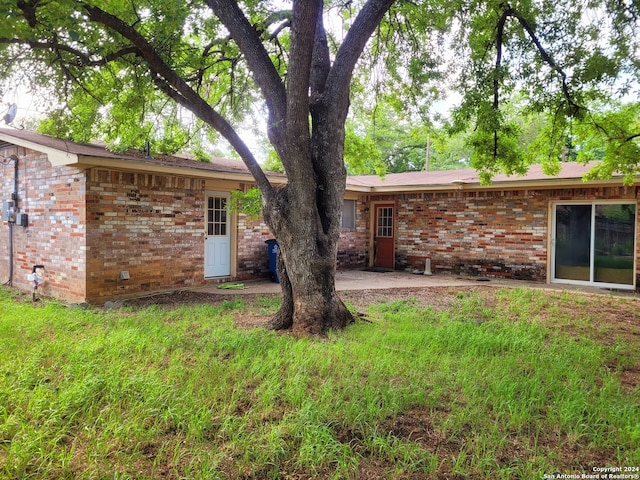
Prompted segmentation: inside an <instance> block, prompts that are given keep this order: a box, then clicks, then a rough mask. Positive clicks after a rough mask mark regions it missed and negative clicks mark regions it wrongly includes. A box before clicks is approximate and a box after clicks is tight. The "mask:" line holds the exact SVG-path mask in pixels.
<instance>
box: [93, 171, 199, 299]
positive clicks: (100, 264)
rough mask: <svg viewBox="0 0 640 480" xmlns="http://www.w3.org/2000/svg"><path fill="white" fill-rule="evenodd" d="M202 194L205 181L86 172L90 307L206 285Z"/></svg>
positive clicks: (156, 175) (125, 173) (152, 175)
mask: <svg viewBox="0 0 640 480" xmlns="http://www.w3.org/2000/svg"><path fill="white" fill-rule="evenodd" d="M204 195H205V182H204V180H202V179H192V178H183V177H174V176H170V175H159V174H146V173H131V172H120V171H114V170H106V169H98V168H94V169H91V170H88V171H87V221H88V223H89V224H90V228H89V231H88V235H87V244H88V251H87V271H88V272H89V273H88V275H87V298H88V300H89V301H90V302H101V301H104V300H106V299H109V298H112V297H115V296H121V295H134V294H140V293H144V292H154V291H160V290H167V289H172V288H182V287H190V286H196V285H203V284H205V283H206V281H205V279H204V229H203V228H204V227H203V222H204V220H203V218H204V213H203V211H204ZM123 271H127V272H129V279H128V280H122V279H121V278H120V273H121V272H123Z"/></svg>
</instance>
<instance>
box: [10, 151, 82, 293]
mask: <svg viewBox="0 0 640 480" xmlns="http://www.w3.org/2000/svg"><path fill="white" fill-rule="evenodd" d="M11 154H15V155H17V156H18V157H19V158H20V160H19V164H18V167H19V174H18V179H19V182H18V196H19V200H18V206H19V207H20V209H21V210H22V211H23V212H25V213H27V214H28V215H29V226H28V227H27V228H25V227H19V226H14V228H13V232H14V238H13V244H14V275H13V285H14V286H15V287H17V288H20V289H23V290H26V291H31V290H32V284H31V283H30V282H29V281H28V280H27V275H28V274H29V273H31V271H32V269H33V266H34V265H44V267H45V270H44V274H45V275H44V278H45V284H44V285H43V287H42V288H41V290H40V291H41V293H42V294H43V295H51V296H55V297H57V298H60V299H62V300H66V301H72V302H73V301H83V300H84V284H85V276H86V265H85V259H86V229H85V216H86V212H85V204H84V198H83V197H84V192H85V181H84V174H83V173H82V172H81V171H79V170H78V169H75V168H68V167H52V166H51V164H50V163H49V161H48V160H47V157H46V155H44V154H40V153H38V152H34V151H30V150H26V151H25V150H24V149H23V148H17V147H16V148H13V149H8V150H3V156H5V157H8V156H9V155H11ZM2 174H3V175H2V184H1V185H0V198H1V199H2V200H4V199H8V198H10V196H11V192H13V164H12V163H11V164H9V165H6V166H3V171H2ZM8 276H9V227H8V224H7V222H2V223H1V227H0V280H1V281H3V282H4V281H6V279H8Z"/></svg>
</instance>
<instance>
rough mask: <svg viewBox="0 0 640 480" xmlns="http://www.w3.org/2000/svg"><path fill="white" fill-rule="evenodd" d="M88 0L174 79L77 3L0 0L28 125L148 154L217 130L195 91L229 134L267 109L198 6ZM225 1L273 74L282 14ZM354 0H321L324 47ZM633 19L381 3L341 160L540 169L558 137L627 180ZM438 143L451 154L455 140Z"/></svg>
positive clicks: (481, 0)
mask: <svg viewBox="0 0 640 480" xmlns="http://www.w3.org/2000/svg"><path fill="white" fill-rule="evenodd" d="M18 4H19V5H21V8H18ZM92 4H95V5H97V6H99V7H100V8H102V9H104V10H105V11H106V12H108V13H109V14H111V15H113V16H114V17H115V18H117V19H119V20H122V21H123V22H125V23H126V24H127V25H129V26H131V28H132V29H133V30H134V31H135V32H136V33H138V34H140V35H141V36H143V37H144V39H145V42H147V45H148V47H149V48H153V49H154V50H155V51H156V52H157V54H158V61H161V62H162V63H163V67H162V68H166V69H167V70H168V71H169V72H171V74H175V77H171V78H172V79H171V80H168V79H167V78H162V79H161V78H160V77H159V76H158V75H155V74H150V72H149V64H148V63H147V62H146V61H143V60H142V57H141V56H140V55H139V54H137V53H136V52H135V50H134V49H132V48H131V44H130V42H129V41H128V40H127V39H125V38H124V36H122V35H120V34H118V33H115V31H114V30H113V29H112V28H106V27H104V26H102V25H100V24H99V23H98V22H93V21H90V20H89V15H88V11H89V7H87V8H84V9H83V7H82V5H83V4H82V3H79V2H75V1H72V0H60V1H56V2H18V3H17V4H16V5H12V4H11V5H10V4H8V3H5V4H3V5H2V6H0V9H1V10H0V14H1V15H2V18H3V19H5V20H4V21H3V23H2V25H0V65H1V67H0V68H1V69H2V72H1V75H0V79H1V80H0V83H1V84H2V85H1V86H0V90H1V91H2V92H4V91H7V90H10V89H11V88H13V87H12V83H13V82H16V81H19V82H22V83H25V84H27V86H28V88H29V89H30V90H31V91H44V92H46V96H47V97H49V98H50V105H49V118H48V119H46V120H45V121H44V122H43V123H42V125H41V127H40V129H41V131H43V132H46V133H50V134H54V135H57V136H64V137H67V138H71V139H74V140H78V141H88V140H93V139H102V140H105V141H106V142H107V143H108V144H109V146H110V148H112V149H114V150H125V149H127V148H130V147H133V148H138V149H142V148H144V146H145V144H146V143H147V142H150V143H151V146H152V149H153V150H155V151H159V152H163V153H171V152H175V151H177V150H185V149H188V148H192V149H193V150H194V151H196V152H199V153H202V152H206V151H210V150H212V148H213V147H212V145H211V143H212V142H214V141H217V140H218V138H216V137H215V136H214V135H212V134H211V132H212V131H213V128H211V127H212V126H211V123H210V124H209V125H206V126H205V123H204V122H203V118H202V109H201V108H200V107H199V106H198V101H200V100H202V101H203V102H204V103H205V104H206V105H209V106H211V107H213V108H214V109H215V111H216V112H217V113H219V114H220V115H221V117H222V118H224V119H225V120H226V121H227V122H228V125H231V126H235V127H236V130H238V128H239V127H238V125H242V124H243V122H242V121H243V120H244V119H246V118H250V117H252V116H256V115H263V116H266V115H265V112H264V107H263V104H262V102H263V100H264V99H263V98H261V93H263V92H259V91H258V89H257V88H256V85H255V83H254V80H253V78H254V76H255V75H260V73H259V72H255V71H253V72H252V71H251V69H250V67H249V65H248V62H247V59H246V57H245V56H244V55H243V54H242V52H241V49H240V47H239V45H238V44H237V43H236V42H234V41H231V40H230V39H229V38H228V31H227V30H226V29H225V28H224V27H223V26H222V24H221V22H220V20H219V19H218V18H217V17H216V16H215V15H212V13H211V9H210V8H209V7H208V6H207V4H206V2H203V1H202V0H195V1H191V2H176V1H166V0H145V1H144V2H124V1H122V0H105V1H102V2H96V3H93V2H88V5H89V6H90V5H92ZM238 4H239V6H240V7H241V10H242V11H243V12H244V14H245V15H246V17H247V20H248V22H249V23H250V24H251V26H252V27H253V28H254V29H255V30H256V31H257V32H258V33H259V34H260V39H261V41H262V44H263V47H264V50H265V52H266V54H267V56H268V57H269V58H270V59H271V61H272V63H273V66H274V68H275V71H276V72H277V73H278V74H279V75H280V77H281V78H282V81H283V83H286V75H287V72H288V61H289V60H290V55H291V52H290V47H291V36H290V28H289V27H290V25H289V23H288V22H289V21H290V19H291V12H290V11H288V9H283V8H282V7H281V6H280V5H278V4H277V2H275V3H274V2H271V1H266V0H264V1H262V0H245V1H239V2H238ZM364 4H365V2H364V1H363V0H358V1H353V2H337V1H336V2H334V1H328V2H325V14H326V17H325V18H326V19H327V22H329V21H331V28H328V29H327V35H328V37H329V48H330V49H331V53H332V54H333V55H335V54H336V53H337V51H338V49H339V47H340V45H341V44H342V42H343V41H344V39H345V38H347V39H348V38H350V37H349V36H347V35H345V31H346V30H348V29H349V28H350V27H351V25H353V23H354V22H355V19H356V17H357V15H358V13H359V11H360V9H361V8H363V6H364ZM287 7H288V5H287ZM637 16H638V15H637V5H635V4H634V3H633V2H632V1H630V0H624V1H620V2H610V1H606V2H605V1H601V2H598V1H596V2H569V3H566V4H563V6H562V8H558V5H557V2H553V1H551V0H540V1H537V2H531V1H529V0H522V1H518V2H515V3H514V2H511V3H505V2H503V1H501V0H500V1H497V0H457V1H454V2H405V1H402V2H401V1H397V2H394V3H393V4H392V5H391V7H390V9H389V12H388V14H387V15H386V16H384V18H383V19H382V21H381V22H380V24H379V26H378V29H377V30H376V32H375V34H374V36H373V38H372V39H371V41H370V42H369V43H368V46H367V48H366V49H365V50H364V52H363V54H362V56H361V59H360V62H359V63H358V64H357V65H356V68H355V70H354V78H353V82H352V87H351V88H352V91H351V94H352V95H351V98H352V100H353V105H354V110H355V115H353V119H352V122H351V123H350V125H348V126H347V129H346V144H345V161H346V162H347V164H348V166H349V169H350V171H351V172H353V173H370V172H377V173H379V174H381V173H384V172H396V171H405V170H419V169H421V168H423V165H424V161H425V157H426V152H425V149H426V140H427V136H432V137H433V138H434V141H433V144H434V150H433V152H434V155H433V156H432V158H431V161H432V166H433V168H434V169H437V168H450V167H451V166H452V165H455V163H456V162H457V161H459V160H461V159H463V158H464V159H470V158H471V157H473V158H472V160H471V162H472V164H473V166H474V167H475V168H477V169H479V170H480V172H481V173H482V177H483V179H484V180H488V179H489V178H490V177H491V176H492V175H494V174H495V173H497V172H501V171H506V172H507V173H522V172H523V171H524V170H525V169H526V167H527V164H529V163H531V162H532V161H536V162H538V161H539V162H542V163H543V164H544V165H545V168H546V169H547V171H549V172H554V171H557V168H558V166H557V164H558V161H559V160H558V159H559V158H560V157H562V156H563V155H564V153H563V148H564V147H567V143H571V146H572V147H574V148H569V149H568V150H569V154H571V155H577V158H578V160H580V161H582V160H586V159H588V158H589V159H590V158H596V159H598V160H601V164H600V166H599V167H598V168H596V169H594V170H593V172H592V176H600V177H607V176H609V175H611V174H612V173H613V172H615V171H620V172H622V173H623V174H624V175H625V181H626V182H627V183H629V182H631V180H632V178H633V177H634V176H635V175H636V174H637V173H638V158H639V156H638V141H637V138H638V136H637V135H638V134H639V133H640V130H639V129H638V126H637V106H633V105H630V106H627V105H624V104H623V103H616V102H622V101H623V100H624V99H626V100H628V99H629V97H630V95H631V96H632V95H634V91H635V90H634V89H637V87H638V85H637V79H638V78H639V77H640V75H639V74H638V72H639V69H640V62H638V58H640V52H639V48H640V35H639V34H638V21H637ZM45 47H46V48H45ZM245 53H246V52H245ZM24 72H29V74H28V75H27V74H25V73H24ZM182 81H183V82H186V83H187V84H188V85H189V86H190V87H191V88H192V90H193V92H194V94H196V95H197V97H193V98H191V99H190V100H189V101H188V102H186V103H187V105H186V106H185V107H182V108H188V109H190V110H191V111H192V112H194V113H195V116H192V115H191V114H186V113H185V111H184V110H181V109H177V108H176V107H175V105H174V104H173V100H174V99H175V83H176V82H182ZM450 90H456V91H457V92H458V93H459V94H460V95H462V96H463V100H462V101H461V102H460V104H459V105H458V106H457V108H456V111H455V113H454V115H453V122H454V133H457V134H459V135H463V136H465V137H466V136H470V138H469V139H468V146H467V147H463V148H462V149H460V155H458V154H455V155H453V154H450V153H448V152H447V151H446V150H443V149H440V150H439V148H440V147H439V144H440V143H441V142H442V139H441V135H440V133H441V132H440V131H439V128H436V126H438V125H441V120H442V119H441V118H440V117H441V113H439V112H437V111H436V110H435V109H434V106H435V105H436V104H437V102H439V101H441V100H442V99H443V97H444V94H445V93H446V92H447V91H450ZM521 92H524V93H521ZM167 95H169V96H173V97H174V98H172V99H171V100H168V97H167ZM194 98H197V99H199V100H194ZM521 104H526V108H524V107H523V108H520V106H521ZM514 105H516V106H515V107H514ZM599 105H603V107H598V106H599ZM514 108H516V109H518V110H520V111H523V112H525V115H531V116H532V118H536V119H537V120H536V121H538V120H539V119H540V118H544V119H545V121H544V123H545V125H539V126H538V127H536V128H535V129H534V131H538V130H540V128H545V131H544V132H543V135H542V136H541V137H540V138H539V139H536V140H533V138H534V135H533V133H534V132H527V131H526V129H523V128H522V127H523V126H525V125H523V124H522V123H521V122H519V121H518V120H517V119H516V118H514V116H513V109H514ZM542 114H544V116H543V117H541V116H540V115H542ZM198 115H201V117H200V118H201V119H200V120H198V121H196V120H195V118H196V117H198ZM206 118H208V117H206ZM529 125H530V124H529ZM215 128H217V129H218V130H220V129H222V130H225V128H226V127H224V128H223V127H222V126H220V125H219V124H218V126H216V127H215ZM463 132H470V133H469V135H467V133H463ZM574 135H575V137H576V138H573V137H574ZM523 138H528V141H526V143H527V145H523V144H522V140H523ZM567 139H569V140H570V141H569V142H567ZM578 140H579V141H578ZM528 144H531V146H528ZM450 146H452V147H453V148H454V149H458V148H459V139H456V140H455V142H453V143H452V144H450ZM578 147H579V149H578ZM470 148H473V150H474V153H473V155H471V153H470V152H469V151H468V150H469V149H470ZM572 152H573V153H572ZM199 156H200V157H202V155H199ZM451 157H460V158H457V160H453V159H452V158H451ZM273 158H274V159H273V161H274V162H275V163H274V165H276V164H277V160H276V159H275V157H273Z"/></svg>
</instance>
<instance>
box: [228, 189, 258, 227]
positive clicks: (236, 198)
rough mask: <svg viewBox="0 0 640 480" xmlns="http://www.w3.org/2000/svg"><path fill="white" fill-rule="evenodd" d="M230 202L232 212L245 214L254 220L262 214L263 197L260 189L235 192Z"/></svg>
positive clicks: (232, 193)
mask: <svg viewBox="0 0 640 480" xmlns="http://www.w3.org/2000/svg"><path fill="white" fill-rule="evenodd" d="M230 200H231V201H230V203H229V207H230V209H231V211H232V212H240V213H243V214H245V215H246V216H247V217H248V218H250V219H252V220H257V219H258V218H259V217H260V214H261V213H262V197H261V195H260V190H259V189H258V188H255V187H253V188H250V189H249V190H247V191H246V192H242V191H240V190H234V191H232V192H231V199H230Z"/></svg>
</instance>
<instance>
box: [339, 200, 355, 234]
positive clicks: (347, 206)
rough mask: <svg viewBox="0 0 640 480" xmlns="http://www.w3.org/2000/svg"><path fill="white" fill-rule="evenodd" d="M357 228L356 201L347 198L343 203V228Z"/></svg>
mask: <svg viewBox="0 0 640 480" xmlns="http://www.w3.org/2000/svg"><path fill="white" fill-rule="evenodd" d="M355 228H356V201H355V200H349V199H345V200H344V201H343V203H342V229H343V230H355Z"/></svg>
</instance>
